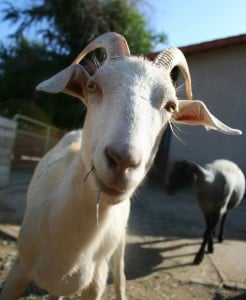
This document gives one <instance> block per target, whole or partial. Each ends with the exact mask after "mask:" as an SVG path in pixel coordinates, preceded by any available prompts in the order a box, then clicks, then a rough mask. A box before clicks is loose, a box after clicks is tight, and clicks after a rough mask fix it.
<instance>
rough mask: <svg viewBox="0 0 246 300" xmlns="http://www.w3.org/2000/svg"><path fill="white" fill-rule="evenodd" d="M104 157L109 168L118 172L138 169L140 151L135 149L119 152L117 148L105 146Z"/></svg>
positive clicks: (140, 156)
mask: <svg viewBox="0 0 246 300" xmlns="http://www.w3.org/2000/svg"><path fill="white" fill-rule="evenodd" d="M105 155H106V158H107V161H108V164H109V166H110V168H112V169H116V170H117V171H119V172H122V171H124V170H125V169H128V168H136V167H138V166H139V165H140V163H141V159H142V155H141V152H140V150H138V149H136V148H129V149H127V150H126V149H124V150H119V149H117V147H114V146H107V147H106V148H105Z"/></svg>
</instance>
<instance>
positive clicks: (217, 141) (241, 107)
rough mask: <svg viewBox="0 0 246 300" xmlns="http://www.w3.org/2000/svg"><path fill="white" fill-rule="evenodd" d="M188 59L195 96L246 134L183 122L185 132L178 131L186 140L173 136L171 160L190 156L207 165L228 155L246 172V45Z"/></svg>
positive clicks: (193, 54) (194, 54) (214, 50)
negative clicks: (235, 133)
mask: <svg viewBox="0 0 246 300" xmlns="http://www.w3.org/2000/svg"><path fill="white" fill-rule="evenodd" d="M186 58H187V61H188V64H189V66H190V72H191V78H192V85H193V95H194V99H197V100H202V101H204V102H205V103H206V105H207V107H208V108H209V110H210V111H211V112H212V113H213V114H214V115H215V116H216V117H217V118H219V119H220V120H221V121H223V122H224V123H226V124H227V125H229V126H231V127H233V128H237V129H240V130H242V131H243V135H241V136H229V135H224V134H222V133H218V132H216V131H208V132H207V131H206V130H205V129H204V128H203V127H200V126H199V127H191V126H183V125H179V126H178V127H179V129H180V130H181V131H177V130H175V132H176V133H177V134H178V136H179V137H180V138H181V139H182V140H183V143H182V142H180V140H179V139H177V138H175V137H174V136H172V138H171V145H170V152H169V162H173V161H174V160H179V159H190V160H194V161H196V162H198V163H202V164H203V163H207V162H210V161H212V160H214V159H217V158H226V159H230V160H232V161H234V162H236V163H237V164H238V165H239V166H240V167H241V168H242V169H243V171H244V172H245V173H246V44H245V43H244V44H237V45H233V46H228V47H224V48H217V49H210V50H207V51H201V52H196V53H192V54H189V55H187V56H186ZM180 96H181V97H179V99H181V98H182V95H180ZM184 143H185V144H186V145H184Z"/></svg>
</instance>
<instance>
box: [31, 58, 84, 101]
mask: <svg viewBox="0 0 246 300" xmlns="http://www.w3.org/2000/svg"><path fill="white" fill-rule="evenodd" d="M89 78H90V76H89V74H88V73H87V72H86V71H85V70H84V68H83V67H82V66H81V65H77V64H74V65H71V66H69V67H67V68H66V69H64V70H62V71H61V72H59V73H57V74H56V75H54V76H53V77H51V78H49V79H47V80H45V81H42V82H41V83H40V84H39V85H38V86H37V87H36V90H37V91H43V92H47V93H52V94H54V93H60V92H63V93H66V94H69V95H72V96H74V97H77V98H79V99H81V100H84V86H85V84H86V82H87V80H88V79H89Z"/></svg>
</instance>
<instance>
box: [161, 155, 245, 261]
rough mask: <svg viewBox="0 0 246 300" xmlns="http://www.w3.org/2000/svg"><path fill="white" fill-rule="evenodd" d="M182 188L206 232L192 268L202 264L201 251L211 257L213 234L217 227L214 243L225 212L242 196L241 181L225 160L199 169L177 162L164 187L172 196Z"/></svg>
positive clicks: (235, 168)
mask: <svg viewBox="0 0 246 300" xmlns="http://www.w3.org/2000/svg"><path fill="white" fill-rule="evenodd" d="M184 187H191V188H192V190H193V191H194V192H195V194H196V196H197V200H198V203H199V206H200V208H201V210H202V212H203V214H204V217H205V221H206V230H205V231H204V236H203V241H202V244H201V247H200V249H199V251H198V253H197V254H196V256H195V259H194V264H199V263H201V262H202V260H203V258H204V253H205V247H206V245H208V252H209V253H213V251H214V246H213V233H214V231H215V228H216V226H217V225H218V224H219V222H221V224H220V230H219V234H218V241H219V242H222V241H223V239H224V237H223V235H224V224H225V218H226V215H227V212H228V211H229V210H230V209H232V208H234V207H237V206H238V205H239V203H240V202H241V200H242V198H243V196H244V193H245V178H244V174H243V172H242V171H241V170H240V169H239V167H238V166H237V165H236V164H235V163H233V162H231V161H229V160H225V159H219V160H215V161H213V162H212V163H210V164H207V165H205V166H204V167H201V166H200V165H199V164H197V163H194V162H191V161H186V160H182V161H177V162H176V163H175V164H174V166H173V169H172V171H171V174H170V177H169V179H168V183H167V191H168V192H169V193H170V194H173V193H175V192H177V191H178V190H180V189H181V188H184Z"/></svg>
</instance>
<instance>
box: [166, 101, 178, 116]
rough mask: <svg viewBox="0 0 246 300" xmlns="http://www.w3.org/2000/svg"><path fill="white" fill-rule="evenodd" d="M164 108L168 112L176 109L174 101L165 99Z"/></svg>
mask: <svg viewBox="0 0 246 300" xmlns="http://www.w3.org/2000/svg"><path fill="white" fill-rule="evenodd" d="M165 109H166V110H167V111H168V112H170V113H173V112H174V111H175V110H176V103H175V102H173V101H167V103H166V105H165Z"/></svg>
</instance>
